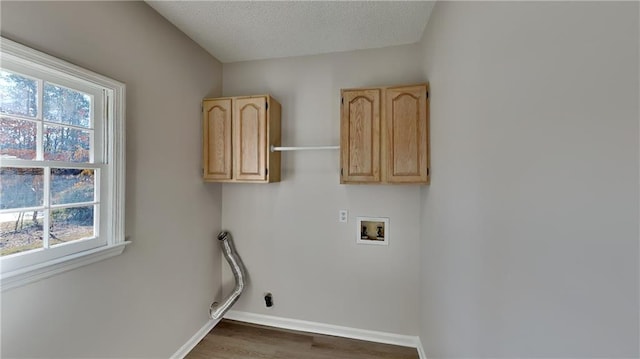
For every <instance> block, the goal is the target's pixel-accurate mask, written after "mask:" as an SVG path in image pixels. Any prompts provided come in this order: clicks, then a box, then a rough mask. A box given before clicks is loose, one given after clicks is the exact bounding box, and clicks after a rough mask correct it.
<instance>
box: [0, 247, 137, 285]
mask: <svg viewBox="0 0 640 359" xmlns="http://www.w3.org/2000/svg"><path fill="white" fill-rule="evenodd" d="M129 243H131V242H129V241H126V242H124V243H118V244H115V245H111V246H103V247H99V248H95V249H92V250H88V251H84V252H80V253H76V254H73V255H69V256H66V257H64V258H59V259H56V260H52V261H49V262H45V263H42V264H38V265H34V266H30V267H26V268H20V269H18V270H15V271H12V272H7V273H3V274H2V276H1V277H0V288H1V290H2V291H5V290H9V289H13V288H17V287H20V286H23V285H25V284H29V283H32V282H35V281H38V280H41V279H44V278H48V277H51V276H53V275H56V274H59V273H62V272H66V271H68V270H71V269H75V268H78V267H82V266H85V265H88V264H91V263H95V262H99V261H102V260H105V259H107V258H111V257H115V256H117V255H120V254H121V253H122V252H123V251H124V247H125V246H126V245H127V244H129Z"/></svg>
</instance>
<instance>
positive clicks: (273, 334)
mask: <svg viewBox="0 0 640 359" xmlns="http://www.w3.org/2000/svg"><path fill="white" fill-rule="evenodd" d="M186 358H188V359H418V358H419V357H418V352H417V351H416V349H415V348H407V347H401V346H396V345H389V344H380V343H372V342H367V341H362V340H353V339H346V338H339V337H332V336H328V335H320V334H313V333H303V332H296V331H292V330H284V329H278V328H271V327H266V326H261V325H255V324H249V323H243V322H237V321H231V320H226V319H225V320H222V321H221V322H220V323H218V325H217V326H216V327H215V328H213V329H212V330H211V331H210V332H209V334H207V335H206V336H205V337H204V338H203V339H202V341H200V343H198V345H196V347H195V348H193V350H192V351H191V352H190V353H189V354H188V355H187V356H186Z"/></svg>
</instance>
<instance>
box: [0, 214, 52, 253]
mask: <svg viewBox="0 0 640 359" xmlns="http://www.w3.org/2000/svg"><path fill="white" fill-rule="evenodd" d="M42 218H43V216H42V212H41V211H36V212H16V213H5V214H0V256H6V255H9V254H13V253H19V252H24V251H28V250H31V249H36V248H42Z"/></svg>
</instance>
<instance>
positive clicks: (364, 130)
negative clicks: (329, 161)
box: [340, 89, 380, 183]
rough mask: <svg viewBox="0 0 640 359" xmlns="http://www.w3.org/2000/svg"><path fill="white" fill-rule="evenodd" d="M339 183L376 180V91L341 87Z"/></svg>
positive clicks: (377, 170) (378, 145)
mask: <svg viewBox="0 0 640 359" xmlns="http://www.w3.org/2000/svg"><path fill="white" fill-rule="evenodd" d="M341 106H342V111H341V112H342V113H341V119H340V157H341V161H340V162H341V176H340V183H358V182H379V181H380V90H379V89H368V90H343V91H342V105H341Z"/></svg>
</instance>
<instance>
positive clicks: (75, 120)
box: [42, 83, 91, 127]
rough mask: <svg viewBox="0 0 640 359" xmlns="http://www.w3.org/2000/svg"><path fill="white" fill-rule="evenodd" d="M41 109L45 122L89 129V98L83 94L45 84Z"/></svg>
mask: <svg viewBox="0 0 640 359" xmlns="http://www.w3.org/2000/svg"><path fill="white" fill-rule="evenodd" d="M42 107H43V108H44V111H43V112H44V119H45V120H46V121H51V122H58V123H62V124H66V125H73V126H81V127H91V96H89V95H87V94H85V93H82V92H79V91H75V90H71V89H68V88H66V87H60V86H55V85H52V84H50V83H45V84H44V98H43V102H42Z"/></svg>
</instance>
